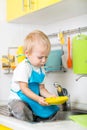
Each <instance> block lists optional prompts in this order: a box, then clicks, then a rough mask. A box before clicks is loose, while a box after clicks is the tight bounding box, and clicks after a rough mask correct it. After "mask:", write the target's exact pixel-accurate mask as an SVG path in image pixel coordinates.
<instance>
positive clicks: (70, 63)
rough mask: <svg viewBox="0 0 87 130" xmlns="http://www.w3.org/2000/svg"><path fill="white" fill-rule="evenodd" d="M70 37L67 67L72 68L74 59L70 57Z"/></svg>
mask: <svg viewBox="0 0 87 130" xmlns="http://www.w3.org/2000/svg"><path fill="white" fill-rule="evenodd" d="M70 49H71V48H70V37H68V59H67V67H68V68H72V59H71V57H70Z"/></svg>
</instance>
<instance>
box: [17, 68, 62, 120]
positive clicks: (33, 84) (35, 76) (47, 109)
mask: <svg viewBox="0 0 87 130" xmlns="http://www.w3.org/2000/svg"><path fill="white" fill-rule="evenodd" d="M31 67H32V66H31ZM44 77H45V75H44V73H42V70H41V68H40V73H38V72H36V71H34V70H33V68H32V73H31V76H30V78H29V80H28V87H29V89H31V90H32V91H33V92H34V93H35V94H37V95H40V88H39V84H40V83H41V82H42V81H43V80H44ZM17 94H18V96H19V97H20V98H21V99H22V100H23V101H24V102H26V103H27V104H28V105H29V106H30V108H31V109H32V111H33V113H34V114H35V115H36V116H39V117H41V118H49V117H50V116H52V115H54V114H55V113H56V112H57V111H58V110H59V107H58V106H56V105H51V106H42V105H40V104H39V103H38V102H36V101H34V100H32V99H31V98H29V97H27V96H26V95H25V94H24V93H23V92H22V91H21V90H19V91H18V92H17Z"/></svg>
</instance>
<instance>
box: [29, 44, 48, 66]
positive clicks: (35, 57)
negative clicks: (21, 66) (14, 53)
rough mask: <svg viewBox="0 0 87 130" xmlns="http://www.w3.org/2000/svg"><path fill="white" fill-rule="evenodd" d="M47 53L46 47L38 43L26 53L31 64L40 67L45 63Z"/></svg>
mask: <svg viewBox="0 0 87 130" xmlns="http://www.w3.org/2000/svg"><path fill="white" fill-rule="evenodd" d="M48 54H49V52H48V51H47V48H46V47H44V46H41V45H38V46H34V48H33V50H32V53H31V54H30V55H28V59H29V61H30V63H31V64H32V65H33V66H36V67H41V66H44V64H45V63H46V61H47V58H48Z"/></svg>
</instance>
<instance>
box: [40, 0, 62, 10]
mask: <svg viewBox="0 0 87 130" xmlns="http://www.w3.org/2000/svg"><path fill="white" fill-rule="evenodd" d="M60 1H61V0H38V8H39V9H42V8H45V7H48V6H50V5H53V4H56V3H58V2H60Z"/></svg>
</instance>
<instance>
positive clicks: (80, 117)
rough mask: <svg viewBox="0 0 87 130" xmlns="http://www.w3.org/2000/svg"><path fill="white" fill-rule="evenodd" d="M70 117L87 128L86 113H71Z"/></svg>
mask: <svg viewBox="0 0 87 130" xmlns="http://www.w3.org/2000/svg"><path fill="white" fill-rule="evenodd" d="M69 118H70V119H72V120H74V121H75V122H76V123H78V124H80V125H81V126H83V127H86V128H87V114H83V115H71V116H69Z"/></svg>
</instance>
